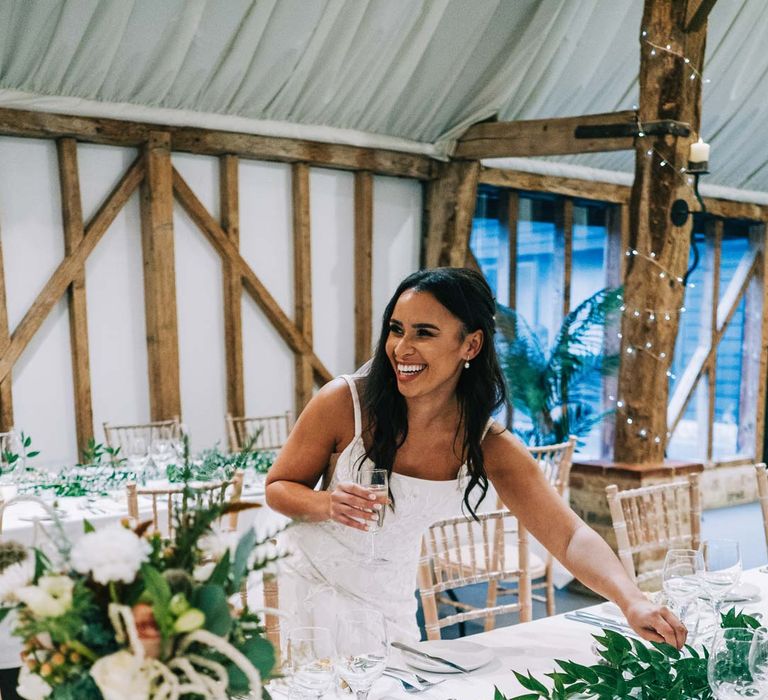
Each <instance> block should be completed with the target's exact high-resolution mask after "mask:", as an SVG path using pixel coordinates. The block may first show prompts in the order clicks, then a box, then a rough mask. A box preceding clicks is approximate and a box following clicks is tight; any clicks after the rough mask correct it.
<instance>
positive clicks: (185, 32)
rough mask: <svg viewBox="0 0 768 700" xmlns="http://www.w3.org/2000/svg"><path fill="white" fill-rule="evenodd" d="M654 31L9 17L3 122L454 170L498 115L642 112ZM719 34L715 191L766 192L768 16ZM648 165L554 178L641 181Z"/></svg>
mask: <svg viewBox="0 0 768 700" xmlns="http://www.w3.org/2000/svg"><path fill="white" fill-rule="evenodd" d="M641 15H642V2H641V1H640V0H162V1H159V0H2V2H0V105H5V106H13V107H24V108H28V109H41V110H49V111H59V112H68V113H77V114H93V115H97V116H98V115H104V116H114V117H123V118H129V119H134V120H144V121H157V122H159V123H174V124H188V125H197V126H205V127H208V128H218V129H229V130H236V131H247V132H252V133H262V134H265V135H277V136H292V137H296V138H311V139H318V140H325V141H331V142H341V143H355V144H359V145H367V146H379V147H385V148H396V149H401V150H409V151H415V152H422V153H429V154H433V155H438V156H439V155H441V154H442V155H444V154H447V153H450V151H451V149H452V147H453V140H454V139H455V138H456V136H457V135H459V134H460V133H461V132H462V131H463V130H464V129H465V128H466V127H468V126H469V125H470V124H472V123H475V122H477V121H480V120H483V119H487V118H491V117H494V116H496V115H498V118H499V119H503V120H511V119H532V118H545V117H557V116H572V115H578V114H588V113H594V112H603V111H613V110H620V109H630V108H631V107H632V106H633V104H634V103H635V102H636V101H637V81H636V76H637V68H638V65H639V50H640V46H639V43H638V34H639V29H640V21H641ZM709 26H710V32H709V37H708V46H707V61H706V66H705V77H706V78H707V79H709V80H710V82H708V83H706V84H705V85H704V86H703V87H704V111H703V114H704V120H703V129H702V131H703V134H704V136H705V137H706V138H707V139H708V140H710V141H711V143H712V147H713V156H712V166H713V172H712V174H711V175H710V176H709V177H708V178H707V181H708V182H709V183H712V184H716V185H721V186H725V187H730V188H737V189H748V190H760V191H768V168H766V167H765V166H766V164H767V163H768V139H765V138H763V137H762V134H761V128H762V127H763V126H764V125H765V124H766V122H767V121H768V99H766V97H768V52H766V51H765V50H764V47H765V46H766V45H768V3H766V2H765V0H718V2H717V4H716V5H715V8H714V10H713V11H712V14H711V15H710V23H709ZM649 38H650V39H655V40H658V41H659V42H661V43H664V42H665V38H664V37H649ZM632 157H633V156H632V154H631V153H607V154H594V155H588V156H587V155H585V156H573V157H560V158H556V159H554V160H556V161H557V162H559V163H563V164H565V165H567V166H568V167H579V166H585V167H586V166H588V167H592V168H601V169H607V170H612V171H624V172H631V169H632ZM550 160H551V159H550Z"/></svg>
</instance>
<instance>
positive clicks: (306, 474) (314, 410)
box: [266, 379, 379, 530]
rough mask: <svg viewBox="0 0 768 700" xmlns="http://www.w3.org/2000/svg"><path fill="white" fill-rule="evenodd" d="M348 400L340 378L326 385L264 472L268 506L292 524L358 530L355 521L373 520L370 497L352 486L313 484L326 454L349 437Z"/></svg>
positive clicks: (325, 462) (324, 465) (359, 525)
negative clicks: (332, 523) (331, 487)
mask: <svg viewBox="0 0 768 700" xmlns="http://www.w3.org/2000/svg"><path fill="white" fill-rule="evenodd" d="M354 434H355V431H354V413H353V407H352V396H351V394H350V391H349V387H348V386H347V383H346V382H345V381H344V380H343V379H334V380H333V381H332V382H329V383H328V384H326V385H325V386H324V387H323V388H322V389H321V390H320V391H319V392H318V393H317V394H316V395H315V396H314V397H313V398H312V400H311V401H310V402H309V403H308V404H307V406H306V407H305V408H304V410H303V411H302V412H301V415H300V416H299V419H298V420H297V421H296V425H294V426H293V429H292V430H291V434H290V435H289V436H288V440H287V441H286V443H285V445H283V447H282V448H281V450H280V454H279V456H278V458H277V459H276V460H275V463H274V464H273V465H272V466H271V467H270V469H269V473H268V474H267V485H266V498H267V505H269V507H270V508H272V509H273V510H276V511H277V512H279V513H282V514H283V515H287V516H288V517H290V518H294V519H297V520H303V521H309V522H319V521H322V520H329V519H330V520H335V521H336V522H339V523H342V524H343V525H348V526H350V527H354V528H356V529H359V530H366V529H367V525H366V524H365V523H364V522H360V519H363V520H366V519H371V520H373V519H376V516H375V515H373V512H374V511H373V509H374V508H375V507H376V506H377V505H379V504H378V503H376V499H375V497H374V498H373V500H372V497H371V496H370V495H369V493H368V491H367V490H366V489H364V488H362V487H361V486H357V485H356V484H350V483H344V484H339V485H338V486H337V487H336V488H335V489H334V490H333V491H332V492H328V491H316V490H315V488H314V487H315V485H316V484H317V482H318V481H319V480H320V478H321V477H322V475H323V473H324V472H325V470H326V469H327V467H328V463H329V460H330V457H331V455H332V454H333V453H334V452H338V451H339V450H340V449H342V448H343V447H345V446H346V445H347V443H349V442H350V441H351V440H352V438H353V437H354Z"/></svg>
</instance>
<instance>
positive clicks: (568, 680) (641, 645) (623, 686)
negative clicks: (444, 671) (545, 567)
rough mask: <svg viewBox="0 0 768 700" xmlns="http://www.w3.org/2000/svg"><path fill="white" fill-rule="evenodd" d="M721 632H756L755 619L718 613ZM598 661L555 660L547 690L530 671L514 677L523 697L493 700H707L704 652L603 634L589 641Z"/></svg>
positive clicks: (709, 696)
mask: <svg viewBox="0 0 768 700" xmlns="http://www.w3.org/2000/svg"><path fill="white" fill-rule="evenodd" d="M720 624H721V627H723V628H731V627H740V628H752V629H756V628H757V627H759V626H760V623H759V621H758V620H757V619H755V618H754V617H752V616H750V615H746V614H744V613H737V612H736V611H735V610H733V609H732V610H729V611H728V612H726V613H723V615H722V618H721V623H720ZM593 637H594V638H595V640H596V641H597V645H598V647H597V653H598V654H599V655H600V657H601V661H599V662H598V663H596V664H593V665H591V666H585V665H583V664H578V663H575V662H573V661H562V660H560V659H555V663H556V664H557V666H558V668H557V670H555V671H552V672H551V673H547V674H545V675H546V676H547V677H548V678H550V679H551V681H552V688H548V687H547V686H546V685H544V683H542V682H541V681H540V680H538V679H536V678H535V677H534V676H533V675H532V674H531V673H530V671H529V672H528V674H527V675H524V674H522V673H518V672H517V671H515V672H514V673H515V677H516V678H517V680H518V682H519V683H520V685H522V686H523V688H525V689H526V691H527V692H526V693H523V694H522V695H515V696H514V697H511V698H507V697H506V696H505V695H504V694H503V693H502V692H501V691H500V690H499V689H498V688H496V692H495V693H494V698H493V700H538V699H539V698H544V699H545V700H566V699H567V698H576V697H578V698H595V699H596V700H617V699H624V698H640V700H712V698H713V695H712V691H711V690H710V688H709V683H708V681H707V661H708V658H709V654H708V652H707V650H706V649H704V650H703V651H702V652H701V653H700V652H698V651H696V650H695V649H694V648H693V647H691V646H688V645H686V646H685V647H684V650H683V651H678V650H677V649H675V647H673V646H670V645H669V644H662V643H659V642H650V643H649V644H650V645H651V646H648V644H646V643H645V642H643V641H641V640H639V639H636V638H632V639H630V638H628V637H625V636H624V635H622V634H619V633H618V632H612V631H610V630H603V634H602V635H599V634H596V635H593Z"/></svg>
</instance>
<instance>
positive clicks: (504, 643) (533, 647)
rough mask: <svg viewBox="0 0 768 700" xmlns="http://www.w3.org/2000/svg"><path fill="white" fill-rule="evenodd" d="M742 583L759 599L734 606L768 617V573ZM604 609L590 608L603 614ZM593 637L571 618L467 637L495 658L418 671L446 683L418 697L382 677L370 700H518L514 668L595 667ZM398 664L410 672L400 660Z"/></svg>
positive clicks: (747, 576)
mask: <svg viewBox="0 0 768 700" xmlns="http://www.w3.org/2000/svg"><path fill="white" fill-rule="evenodd" d="M742 580H743V581H745V582H749V583H753V584H755V585H756V586H758V588H759V589H760V599H759V600H755V601H751V602H744V603H734V604H733V605H735V606H736V607H737V608H738V609H739V610H741V609H743V610H744V611H746V612H748V613H753V612H761V613H763V614H764V615H768V573H763V572H761V571H760V570H759V569H751V570H749V571H745V572H744V574H743V577H742ZM603 605H605V604H600V605H595V606H591V607H588V608H585V610H588V611H591V612H595V613H596V614H599V613H600V612H601V611H602V610H603V607H602V606H603ZM726 607H728V606H726ZM594 634H600V629H599V628H598V627H593V626H591V625H587V624H583V623H580V622H575V621H573V620H569V619H567V618H566V617H565V616H564V615H562V614H561V615H554V616H552V617H547V618H543V619H540V620H534V621H533V622H526V623H522V624H518V625H511V626H509V627H500V628H497V629H495V630H492V631H491V632H483V633H481V634H475V635H471V636H469V637H466V639H467V640H468V641H472V642H475V643H477V644H482V645H483V646H486V647H488V648H490V649H491V650H492V651H493V660H492V661H491V662H490V663H489V664H488V665H486V666H484V667H482V668H480V669H477V670H476V671H472V672H471V673H467V674H441V675H438V674H431V673H426V672H423V671H418V673H419V674H420V675H422V676H424V677H427V678H431V679H433V680H435V679H439V678H445V679H446V680H445V682H443V683H441V684H440V685H438V686H435V687H433V688H431V689H430V690H427V691H424V692H422V693H419V694H418V695H416V696H414V695H409V694H408V693H406V692H405V691H404V690H403V689H402V687H401V686H400V684H399V682H397V681H395V680H392V679H389V678H382V679H381V680H380V681H378V682H377V683H376V685H375V686H374V687H373V689H372V692H371V694H370V700H402V699H403V698H409V697H420V698H423V699H424V700H449V699H451V700H453V699H455V700H493V693H494V690H493V689H494V686H497V687H498V688H499V690H501V691H502V692H503V693H504V694H505V695H507V696H508V697H514V696H516V695H520V694H522V693H524V692H526V691H525V689H524V688H523V687H522V686H521V685H520V683H518V682H517V680H516V678H515V676H514V673H513V670H515V671H518V672H521V673H525V672H526V671H528V670H530V671H531V672H532V673H533V675H534V676H536V677H537V678H539V679H543V680H548V679H544V674H545V673H548V672H550V671H553V670H555V661H554V660H555V659H567V660H570V661H576V662H578V663H582V664H587V665H590V664H593V663H595V662H596V659H595V656H594V654H593V652H592V643H593V642H594V640H593V638H592V635H594ZM391 663H393V665H394V659H391ZM397 665H398V666H401V667H403V668H406V667H405V666H404V665H403V662H402V661H400V660H399V659H398V660H397Z"/></svg>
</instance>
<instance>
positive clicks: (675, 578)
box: [661, 549, 704, 643]
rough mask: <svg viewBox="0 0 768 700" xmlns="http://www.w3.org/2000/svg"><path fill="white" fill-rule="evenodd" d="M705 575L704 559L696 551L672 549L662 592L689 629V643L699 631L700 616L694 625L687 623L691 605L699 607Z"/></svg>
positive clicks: (665, 568) (663, 575) (664, 574)
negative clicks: (699, 596)
mask: <svg viewBox="0 0 768 700" xmlns="http://www.w3.org/2000/svg"><path fill="white" fill-rule="evenodd" d="M703 573H704V557H703V556H702V554H701V552H698V551H696V550H695V549H670V550H669V551H668V552H667V555H666V557H665V558H664V566H663V568H662V570H661V579H662V590H663V591H664V595H665V597H666V599H667V601H668V602H669V604H670V607H671V608H672V611H673V612H674V613H675V614H676V615H677V616H678V617H679V618H680V620H681V621H682V622H683V624H685V625H686V626H687V627H688V632H689V643H692V642H693V639H694V637H695V636H696V632H697V631H698V616H697V618H696V620H695V622H694V624H693V625H688V624H687V623H686V618H687V616H688V611H689V609H690V607H691V604H692V603H694V604H696V606H697V609H698V604H697V601H696V598H697V596H698V595H699V594H700V593H701V578H702V575H703Z"/></svg>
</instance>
